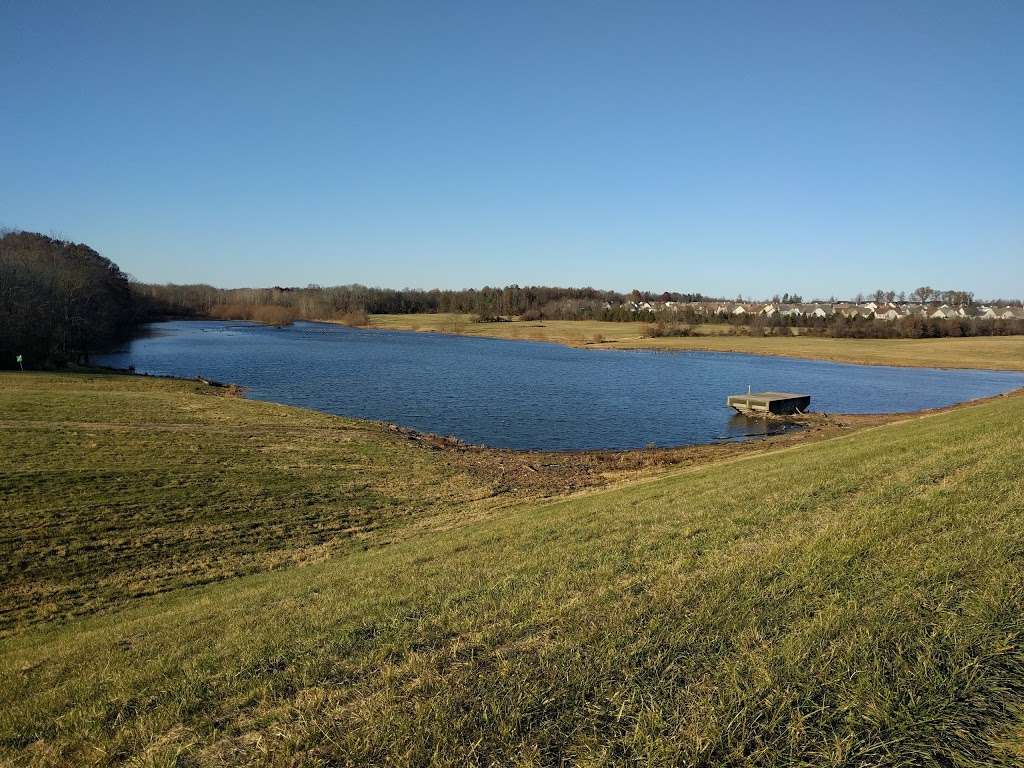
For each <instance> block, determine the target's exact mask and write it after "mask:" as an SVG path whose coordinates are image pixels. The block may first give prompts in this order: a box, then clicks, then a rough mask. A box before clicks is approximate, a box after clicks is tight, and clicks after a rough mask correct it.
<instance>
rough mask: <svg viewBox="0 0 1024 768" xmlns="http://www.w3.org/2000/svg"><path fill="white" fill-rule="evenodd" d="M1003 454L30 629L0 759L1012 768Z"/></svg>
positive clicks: (1, 695) (802, 459)
mask: <svg viewBox="0 0 1024 768" xmlns="http://www.w3.org/2000/svg"><path fill="white" fill-rule="evenodd" d="M149 385H150V383H142V384H139V386H149ZM76 390H77V391H79V392H81V388H80V387H76ZM76 397H78V398H82V399H81V401H80V402H78V403H75V404H68V405H67V406H60V405H58V406H55V408H54V411H53V413H54V415H55V417H60V418H65V419H72V418H73V417H74V416H75V414H76V413H81V412H82V409H83V408H85V409H88V408H89V407H90V403H91V402H92V400H90V398H89V397H88V395H87V394H78V395H76ZM213 401H218V402H217V403H216V406H211V407H220V406H221V405H224V404H227V407H228V408H229V411H228V412H227V413H226V414H225V417H224V418H225V422H226V423H229V424H230V423H231V421H232V420H233V419H235V418H241V417H240V416H239V413H238V412H237V411H242V410H245V409H247V408H250V407H252V408H254V409H256V410H258V411H259V413H260V419H265V420H271V421H273V420H275V419H277V418H278V417H281V421H280V422H279V423H280V424H282V425H284V424H287V423H288V420H289V419H299V418H302V417H301V416H298V415H294V414H296V413H301V412H295V411H292V410H291V409H281V413H277V412H276V410H275V407H273V406H266V405H264V404H255V403H247V402H244V401H228V400H224V399H222V398H211V402H213ZM235 409H237V411H236V410H235ZM109 418H110V420H111V421H116V420H117V419H118V418H121V417H120V416H119V415H118V414H117V413H110V414H109ZM161 434H162V433H161ZM244 434H245V433H244V431H242V432H241V434H235V433H234V432H232V431H230V430H228V431H227V432H225V434H224V436H222V438H220V439H223V440H224V441H225V443H224V446H225V450H226V449H227V446H229V445H230V444H232V441H234V443H233V444H234V445H235V447H236V448H237V450H239V451H244V444H245V442H244V441H245V437H244ZM164 443H165V439H164V437H163V436H161V439H159V440H158V439H154V441H153V444H152V447H151V448H150V449H149V450H148V451H144V453H145V455H142V454H141V453H140V456H139V458H138V461H139V464H140V467H141V466H142V465H143V464H145V461H144V460H148V461H149V464H148V465H146V466H149V467H151V468H152V467H159V465H160V463H161V461H162V457H163V455H164ZM1022 446H1024V398H1022V397H1006V398H1000V399H997V400H995V401H992V402H988V403H985V404H980V405H976V406H971V407H966V408H963V409H959V410H956V411H953V412H950V413H943V414H938V415H934V416H929V417H926V418H920V419H910V420H907V421H905V422H901V423H896V424H891V425H886V426H882V427H877V428H873V429H869V430H864V431H860V432H856V433H853V434H850V435H848V436H845V437H841V438H837V439H833V440H829V441H825V442H818V443H812V444H808V445H800V446H797V447H791V448H787V449H785V450H781V451H776V452H769V453H762V454H757V455H751V456H749V457H741V458H738V459H733V460H730V461H727V462H721V463H717V464H712V465H708V466H699V467H694V468H690V469H687V470H683V471H679V470H676V471H675V472H674V473H672V474H670V475H667V476H664V477H661V478H658V479H654V480H647V481H642V482H636V483H633V484H630V485H627V486H624V487H620V488H615V489H611V490H604V491H598V492H591V493H588V494H586V495H581V496H576V497H572V498H567V499H562V500H557V501H548V502H543V501H539V500H529V501H526V502H523V503H521V504H520V505H518V506H515V507H510V508H507V509H505V510H504V511H503V513H502V514H501V515H482V516H481V517H480V519H479V520H476V521H471V520H469V519H466V520H463V521H461V523H462V524H460V525H459V526H458V527H456V528H454V529H450V530H439V529H434V528H430V527H426V528H423V529H422V530H420V531H418V532H417V533H415V534H410V535H408V536H403V537H398V538H397V540H395V541H394V542H393V543H392V544H391V545H390V546H388V547H386V548H381V549H369V550H361V549H359V548H351V549H341V550H337V551H334V552H333V553H332V556H331V557H329V558H326V559H322V560H320V561H318V562H315V563H312V564H308V565H304V566H300V567H288V568H284V569H282V570H277V571H274V572H269V573H260V574H256V575H248V576H240V577H238V578H234V579H231V580H228V581H224V582H222V583H219V584H214V585H210V586H202V587H194V588H189V589H179V590H175V591H170V592H168V593H166V594H162V595H156V596H150V597H141V598H139V599H137V600H135V601H134V602H133V604H132V605H131V606H130V607H128V608H126V609H124V610H121V611H118V612H115V613H106V614H103V615H97V616H93V617H90V618H85V619H81V620H77V621H74V622H70V623H68V622H64V623H55V622H51V623H44V624H40V625H39V626H37V627H35V628H33V629H29V630H27V631H24V632H20V633H18V634H14V635H11V636H9V637H7V638H5V639H3V640H0V760H3V759H7V760H10V761H18V762H26V763H27V762H31V761H36V762H39V763H75V764H127V763H132V764H150V765H168V764H181V765H228V764H232V765H239V764H245V765H251V764H264V765H294V764H311V765H385V764H400V765H404V764H423V765H467V764H470V765H473V764H476V765H553V764H560V763H562V762H566V761H567V762H570V763H573V764H580V765H605V764H643V765H679V764H701V765H722V764H735V765H764V766H769V765H771V766H776V765H918V764H935V765H1000V764H1005V765H1016V764H1019V763H1020V761H1021V760H1022V759H1024V753H1022V752H1021V749H1020V745H1021V743H1022V741H1024V720H1022V715H1021V713H1022V711H1024V618H1022V617H1024V481H1022V480H1021V478H1022V477H1024V450H1022ZM55 450H59V451H64V450H66V448H65V447H62V446H56V447H55ZM142 450H143V449H140V451H142ZM288 451H289V449H288V447H287V445H285V446H283V447H274V448H273V449H272V450H270V451H269V455H270V457H271V459H273V460H271V459H268V462H269V464H270V465H273V464H274V463H275V461H281V459H280V457H281V456H288V455H290V456H292V461H293V463H297V462H298V460H299V458H300V457H301V456H302V455H304V452H301V451H300V452H299V453H298V454H294V455H292V454H290V453H289V452H288ZM274 457H277V458H274ZM22 458H23V460H24V461H37V462H39V463H40V465H41V466H40V469H41V470H45V466H43V465H46V459H45V458H44V457H39V456H29V455H25V456H23V457H22ZM403 460H404V459H403ZM50 462H51V463H52V458H51V459H50ZM400 463H401V462H399V464H400ZM289 471H291V470H289ZM288 474H289V472H283V476H284V477H285V478H286V477H287V476H288ZM134 477H135V478H136V479H135V480H134V481H133V482H132V483H127V482H125V484H124V487H123V488H121V489H120V491H119V492H121V493H124V494H132V493H138V494H140V496H141V495H145V494H151V493H153V492H154V491H153V489H152V488H151V487H150V486H149V484H148V481H145V482H143V481H142V480H141V478H146V477H148V475H146V474H145V472H143V471H142V470H141V469H140V472H139V474H138V475H135V476H134ZM271 477H272V478H273V477H277V476H276V475H271ZM6 482H7V481H5V483H6ZM211 482H212V481H210V480H209V479H207V478H205V477H200V478H197V483H200V484H201V486H200V487H199V488H197V489H192V490H189V491H187V493H189V494H194V497H193V496H190V498H199V497H201V496H202V495H203V493H204V492H205V490H206V489H209V488H213V489H216V487H217V486H216V484H215V483H212V484H211ZM396 482H399V481H396ZM133 484H134V485H136V486H138V487H137V488H136V490H134V491H133V489H132V485H133ZM255 485H256V486H257V487H259V486H261V485H262V484H260V483H255ZM301 485H302V482H299V481H296V484H295V486H294V487H293V486H292V485H291V484H290V483H289V482H288V481H287V480H286V479H280V480H279V481H278V482H273V483H268V484H266V486H265V490H264V491H263V492H264V493H266V494H268V495H269V496H270V497H271V500H272V498H273V496H274V495H275V494H277V493H298V492H300V491H299V490H298V489H299V488H300V487H301ZM399 487H400V488H402V489H403V490H402V493H403V494H409V495H415V494H417V493H428V494H429V493H432V492H433V491H432V490H431V489H432V488H433V486H432V485H431V484H430V483H428V484H427V485H426V486H424V487H418V486H416V485H400V486H399ZM325 492H327V493H335V492H348V491H345V490H344V488H343V489H342V490H340V491H336V490H334V489H328V490H326V491H325ZM400 497H401V496H396V497H395V498H400ZM222 501H224V502H227V501H231V500H230V499H223V500H222ZM192 503H198V502H192ZM253 503H254V501H253V500H252V499H247V500H245V501H244V503H241V504H240V507H241V508H244V507H246V506H251V505H252V504H253ZM482 503H486V502H482ZM213 506H216V505H213ZM272 506H273V505H272V503H271V501H268V503H267V509H268V510H269V509H270V508H271V507H272ZM397 506H399V507H400V506H402V505H401V504H397ZM5 514H10V512H6V513H5ZM15 514H16V510H15ZM239 514H242V513H241V512H240V513H239ZM45 524H46V521H43V520H41V521H40V525H45ZM8 545H10V542H9V541H8ZM36 557H38V558H41V559H42V560H44V561H47V562H51V561H53V560H54V559H55V558H57V557H58V554H57V553H52V552H43V553H40V554H38V555H37V556H36ZM52 567H53V568H54V569H56V566H52ZM83 578H86V579H88V578H93V577H92V576H89V575H86V576H84V577H83Z"/></svg>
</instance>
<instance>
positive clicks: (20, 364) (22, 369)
mask: <svg viewBox="0 0 1024 768" xmlns="http://www.w3.org/2000/svg"><path fill="white" fill-rule="evenodd" d="M15 360H17V361H18V368H20V369H21V372H22V373H24V372H25V366H24V364H23V363H22V361H21V355H17V356H16V357H15Z"/></svg>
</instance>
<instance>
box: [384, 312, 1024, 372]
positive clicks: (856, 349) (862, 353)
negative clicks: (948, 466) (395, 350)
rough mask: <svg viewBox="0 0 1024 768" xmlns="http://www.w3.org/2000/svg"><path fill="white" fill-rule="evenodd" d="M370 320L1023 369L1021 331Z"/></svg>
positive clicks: (586, 340) (607, 341)
mask: <svg viewBox="0 0 1024 768" xmlns="http://www.w3.org/2000/svg"><path fill="white" fill-rule="evenodd" d="M370 324H371V326H372V327H374V328H381V329H389V330H410V331H433V332H440V333H456V334H460V335H464V336H487V337H493V338H501V339H526V340H531V341H550V342H554V343H557V344H567V345H569V346H574V347H584V346H585V347H594V348H605V349H659V350H679V351H685V350H707V351H711V352H743V353H746V354H751V355H786V356H791V357H804V358H808V359H812V360H834V361H836V362H842V363H860V364H864V365H900V366H903V365H909V366H923V367H929V368H990V369H996V370H1007V371H1024V336H975V337H971V338H942V339H833V338H827V337H819V336H790V337H781V336H729V335H726V334H727V332H728V331H729V330H730V328H731V326H728V325H716V324H706V325H696V326H693V330H694V333H695V334H697V335H696V336H682V337H662V338H650V337H649V335H648V329H649V328H650V323H613V322H604V321H600V320H530V321H520V320H515V321H510V322H501V323H477V322H473V320H472V318H471V316H469V315H458V314H434V315H430V314H420V315H372V316H371V318H370Z"/></svg>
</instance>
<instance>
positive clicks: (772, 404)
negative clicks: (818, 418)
mask: <svg viewBox="0 0 1024 768" xmlns="http://www.w3.org/2000/svg"><path fill="white" fill-rule="evenodd" d="M725 403H726V405H728V406H729V407H730V408H734V409H735V410H737V411H739V412H740V413H742V414H745V415H748V416H765V415H768V414H772V415H774V416H785V415H789V414H794V413H804V412H805V411H806V410H807V409H808V408H809V407H810V405H811V396H810V395H795V394H793V393H792V392H748V393H747V394H745V395H729V397H728V398H727V399H726V401H725Z"/></svg>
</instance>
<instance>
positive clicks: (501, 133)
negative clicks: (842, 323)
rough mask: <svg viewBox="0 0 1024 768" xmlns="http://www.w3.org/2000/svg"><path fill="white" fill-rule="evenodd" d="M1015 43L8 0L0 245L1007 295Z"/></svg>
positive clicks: (349, 272)
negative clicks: (63, 244) (55, 238)
mask: <svg viewBox="0 0 1024 768" xmlns="http://www.w3.org/2000/svg"><path fill="white" fill-rule="evenodd" d="M296 6H300V7H296ZM1022 39H1024V4H1021V3H1015V2H995V1H991V2H980V3H967V2H960V3H952V2H944V1H943V0H937V1H935V2H911V1H910V0H907V1H905V2H898V3H888V2H886V3H883V2H850V3H821V2H781V3H761V2H730V3H720V2H692V3H685V4H683V3H622V2H619V3H609V2H587V3H582V2H566V3H540V2H520V3H515V4H511V3H509V4H489V3H394V2H378V3H366V4H355V3H338V4H334V3H305V4H284V3H280V4H265V3H244V4H243V3H230V2H225V3H216V4H212V3H196V2H184V3H175V4H169V3H159V4H150V5H148V6H147V5H146V4H129V3H117V2H115V3H103V4H99V3H79V4H71V3H57V2H54V3H46V4H32V3H24V4H20V3H14V2H6V3H4V2H2V1H0V83H2V85H3V95H4V101H3V103H4V114H3V117H2V119H0V168H2V169H3V179H4V183H3V184H0V226H7V227H16V228H21V229H29V230H38V231H43V232H47V233H55V234H59V235H61V236H63V237H66V238H68V239H72V240H76V241H83V242H87V243H89V244H90V245H92V246H93V247H95V248H97V249H98V250H100V251H101V252H102V253H103V254H104V255H106V256H108V257H110V258H112V259H114V260H115V261H117V262H118V263H119V264H120V265H121V266H122V268H123V269H125V270H126V271H127V272H129V273H131V274H133V275H134V276H136V277H137V278H139V279H142V280H147V281H157V282H165V281H173V282H209V283H212V284H215V285H220V286H241V285H271V284H280V285H305V284H307V283H314V282H315V283H320V284H325V285H327V284H339V283H351V282H361V283H367V284H371V285H385V286H390V287H421V288H430V287H441V288H460V287H471V286H480V285H484V284H491V285H505V284H510V283H519V284H520V285H527V284H549V285H552V284H557V285H593V286H596V287H600V288H613V289H618V290H629V289H632V288H640V289H644V290H658V291H661V290H679V291H694V292H696V291H700V292H704V293H706V294H709V295H722V296H735V295H736V294H738V293H742V294H743V295H745V296H751V295H753V296H770V295H771V294H773V293H781V292H783V291H791V292H799V293H802V294H803V295H804V296H808V297H809V296H819V297H827V296H829V295H833V294H834V295H839V296H842V295H852V294H854V293H857V292H858V291H863V292H867V291H870V290H873V289H875V288H892V289H895V290H908V291H909V290H911V289H913V288H915V287H917V286H919V285H932V286H934V287H937V288H962V289H966V290H973V291H975V293H977V294H978V295H979V296H987V297H997V296H1003V297H1005V296H1022V295H1024V139H1022V137H1024V87H1022V83H1024V45H1021V40H1022Z"/></svg>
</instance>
